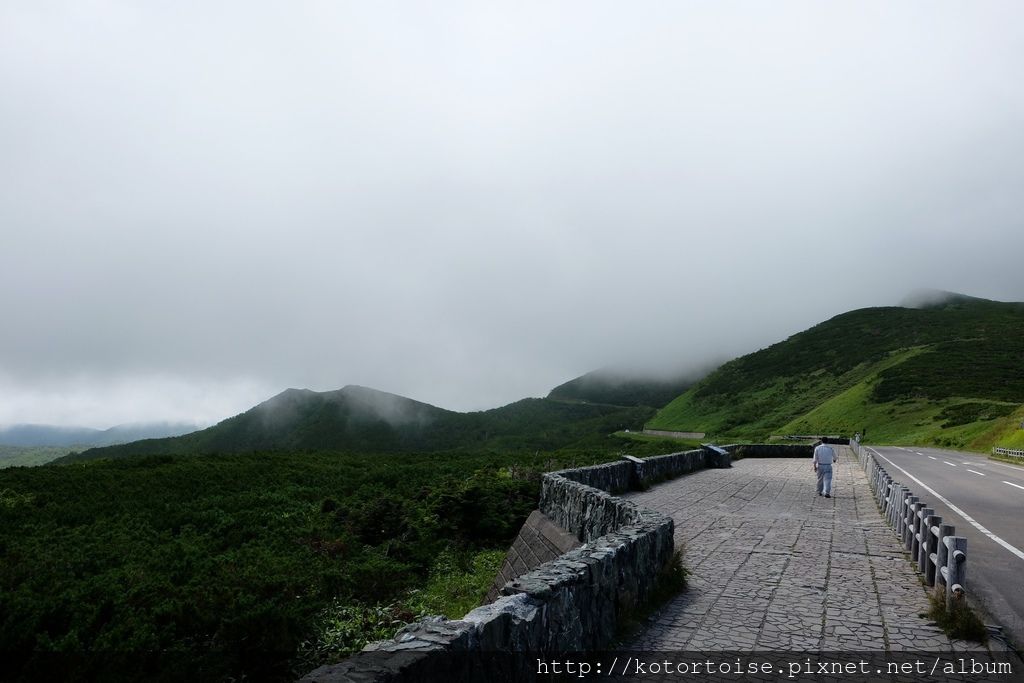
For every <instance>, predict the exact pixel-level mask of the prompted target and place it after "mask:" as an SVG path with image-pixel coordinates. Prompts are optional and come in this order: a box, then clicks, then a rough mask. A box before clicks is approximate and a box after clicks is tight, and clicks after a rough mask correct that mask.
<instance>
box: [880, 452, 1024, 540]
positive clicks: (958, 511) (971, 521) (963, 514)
mask: <svg viewBox="0 0 1024 683" xmlns="http://www.w3.org/2000/svg"><path fill="white" fill-rule="evenodd" d="M868 450H870V451H871V452H873V453H874V454H875V455H877V456H878V457H879V458H881V459H882V460H885V461H886V462H887V463H889V464H890V465H892V466H893V467H895V468H896V469H898V470H899V471H900V472H902V473H903V474H905V475H907V476H908V477H910V478H911V479H912V480H914V481H915V482H916V483H917V484H918V485H919V486H920V487H921V488H923V489H924V490H925V491H927V492H928V493H930V494H932V495H933V496H935V497H936V498H938V499H939V500H941V501H942V502H943V503H945V504H946V507H948V508H949V509H950V510H952V511H953V512H955V513H956V514H958V515H960V516H961V517H963V518H964V520H966V521H967V523H968V524H970V525H971V526H973V527H974V528H975V529H977V530H978V531H980V532H981V533H983V534H985V535H986V536H988V537H989V538H991V539H992V540H993V541H995V542H996V543H998V544H999V545H1001V546H1003V547H1004V548H1006V549H1007V550H1009V551H1010V552H1011V553H1013V554H1014V555H1016V556H1017V557H1019V558H1020V559H1022V560H1024V551H1022V550H1020V549H1019V548H1015V547H1014V546H1012V545H1010V544H1009V543H1007V542H1006V541H1004V540H1003V539H1001V538H999V537H998V536H996V535H995V534H994V533H992V532H991V531H989V530H988V529H986V528H985V527H983V526H982V525H980V524H978V523H977V522H975V521H974V519H973V518H972V517H971V516H970V515H968V514H967V513H966V512H964V511H963V510H961V509H960V508H958V507H957V506H955V505H953V504H952V503H950V502H949V501H948V500H946V499H945V498H943V497H942V496H940V495H939V494H938V493H937V492H935V491H933V490H932V489H931V488H929V487H928V485H927V484H925V483H924V482H923V481H921V480H920V479H918V478H917V477H915V476H914V475H912V474H911V473H910V472H907V471H906V470H905V469H903V468H902V467H900V466H899V465H897V464H896V463H894V462H893V461H892V460H890V459H889V458H887V457H885V456H884V455H882V454H881V453H879V452H878V451H876V450H875V449H874V448H871V447H870V446H868ZM1006 483H1009V482H1006ZM1021 488H1024V486H1022V487H1021Z"/></svg>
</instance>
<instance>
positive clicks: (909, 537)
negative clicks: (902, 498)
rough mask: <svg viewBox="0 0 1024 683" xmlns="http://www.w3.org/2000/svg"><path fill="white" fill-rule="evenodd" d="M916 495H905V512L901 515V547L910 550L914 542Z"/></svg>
mask: <svg viewBox="0 0 1024 683" xmlns="http://www.w3.org/2000/svg"><path fill="white" fill-rule="evenodd" d="M915 505H917V496H907V512H906V514H904V516H903V549H904V550H910V548H911V547H912V546H913V543H914V519H916V517H915V515H916V514H917V509H916V508H915V507H914V506H915Z"/></svg>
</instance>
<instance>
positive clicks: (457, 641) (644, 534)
mask: <svg viewBox="0 0 1024 683" xmlns="http://www.w3.org/2000/svg"><path fill="white" fill-rule="evenodd" d="M708 466H719V467H728V466H729V455H728V453H724V452H723V453H721V454H718V453H711V452H710V451H707V450H701V451H688V452H685V453H673V454H671V455H666V456H659V457H657V458H648V459H647V460H643V461H639V462H637V461H635V460H629V461H622V462H616V463H608V464H604V465H595V466H593V467H584V468H578V469H572V470H562V471H560V472H551V473H549V474H545V475H544V479H543V482H542V492H541V501H540V509H541V511H542V512H543V513H544V514H545V515H547V516H548V517H549V518H550V519H551V520H552V521H554V522H555V523H557V524H558V525H559V526H561V527H562V528H563V529H565V530H566V531H569V532H571V533H573V534H575V535H576V536H577V537H578V538H579V539H580V540H581V541H583V542H584V545H582V546H580V547H579V548H575V549H573V550H570V551H569V552H567V553H565V554H564V555H561V556H560V557H558V558H557V559H555V560H552V561H551V562H546V563H544V564H542V565H541V566H539V567H537V568H536V569H534V570H532V571H530V572H527V573H526V574H524V575H522V576H520V577H519V578H517V579H515V580H513V581H510V582H509V583H507V584H506V585H505V586H504V587H503V588H502V589H501V593H502V597H500V598H498V599H497V600H496V601H494V602H493V603H491V604H489V605H484V606H483V607H478V608H476V609H474V610H473V611H471V612H470V613H469V614H467V615H466V616H464V617H463V618H462V619H460V620H457V621H449V620H446V619H441V618H436V619H428V620H423V621H420V622H417V623H415V624H411V625H409V626H407V627H405V628H403V629H402V630H401V631H399V632H398V634H397V635H396V636H395V638H394V639H393V640H388V641H381V642H378V643H371V644H370V645H368V646H366V648H364V650H363V651H362V652H359V653H357V654H356V655H354V656H352V657H349V658H348V659H347V660H345V661H343V662H341V663H339V664H335V665H331V666H323V667H320V668H319V669H316V670H315V671H313V672H311V673H309V674H307V675H306V676H305V677H304V678H303V679H302V680H303V681H353V682H354V681H361V682H367V681H403V682H404V681H417V680H451V681H460V680H465V681H470V680H482V679H491V680H494V681H500V680H509V675H510V672H518V673H519V674H522V673H524V672H526V673H528V671H529V670H528V668H522V667H521V666H520V665H522V664H523V662H518V660H515V654H514V653H524V654H525V653H534V654H536V653H542V652H548V653H554V652H573V651H577V652H578V651H584V650H597V649H600V648H602V647H606V646H607V645H608V644H610V643H611V642H612V640H613V638H614V637H615V634H616V630H617V628H618V626H619V622H620V620H621V618H622V616H623V614H624V613H625V612H626V611H629V610H632V609H634V608H635V607H636V606H637V605H640V604H643V603H644V602H645V601H647V600H648V599H649V598H650V595H651V591H652V590H653V588H654V586H655V583H656V580H657V577H658V575H659V573H660V572H661V571H662V569H663V568H665V567H666V565H667V564H668V563H669V562H670V561H671V559H672V556H673V554H674V552H675V544H674V541H673V531H674V525H673V522H672V519H671V518H670V517H667V516H665V515H663V514H661V513H660V512H655V511H654V510H648V509H646V508H642V507H639V506H638V505H636V504H634V503H632V502H631V501H627V500H623V499H621V498H617V497H615V496H613V495H612V494H610V493H609V492H608V491H609V490H611V491H622V490H629V489H630V488H634V487H642V486H645V485H647V484H648V483H652V482H653V481H657V480H661V479H664V478H665V477H666V476H670V475H671V474H673V473H683V472H690V471H693V470H695V469H699V468H701V467H708ZM488 653H504V655H503V656H502V657H498V656H496V655H495V656H486V655H487V654H488ZM509 657H512V658H513V660H512V661H509Z"/></svg>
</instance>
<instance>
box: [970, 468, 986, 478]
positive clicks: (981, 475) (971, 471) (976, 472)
mask: <svg viewBox="0 0 1024 683" xmlns="http://www.w3.org/2000/svg"><path fill="white" fill-rule="evenodd" d="M967 471H968V472H970V473H971V474H977V475H978V476H980V477H984V476H985V475H984V474H983V473H981V472H979V471H977V470H967Z"/></svg>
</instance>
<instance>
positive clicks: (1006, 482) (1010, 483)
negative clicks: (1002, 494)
mask: <svg viewBox="0 0 1024 683" xmlns="http://www.w3.org/2000/svg"><path fill="white" fill-rule="evenodd" d="M1003 483H1004V484H1009V485H1010V486H1016V487H1017V488H1019V489H1021V490H1024V486H1021V485H1020V484H1014V483H1013V482H1012V481H1006V480H1005V479H1004V480H1003Z"/></svg>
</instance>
